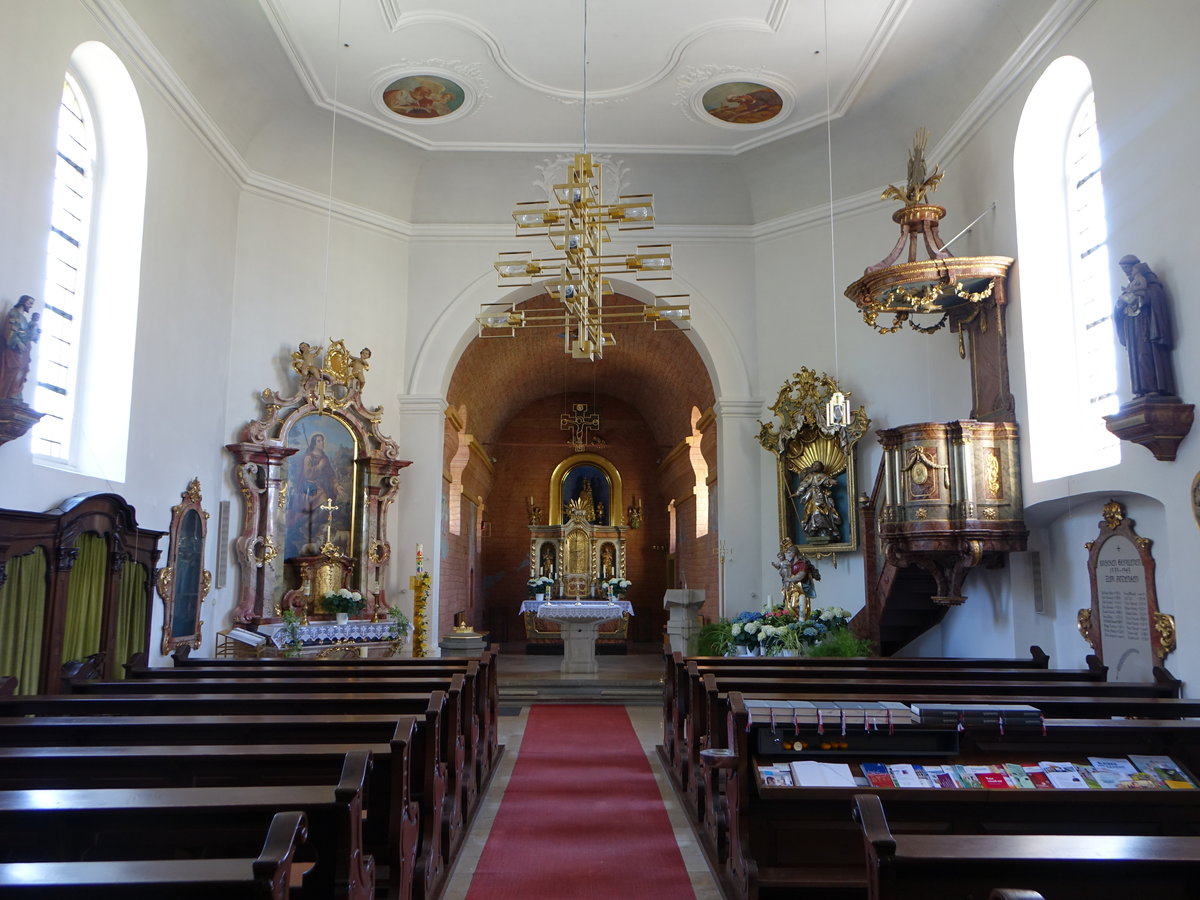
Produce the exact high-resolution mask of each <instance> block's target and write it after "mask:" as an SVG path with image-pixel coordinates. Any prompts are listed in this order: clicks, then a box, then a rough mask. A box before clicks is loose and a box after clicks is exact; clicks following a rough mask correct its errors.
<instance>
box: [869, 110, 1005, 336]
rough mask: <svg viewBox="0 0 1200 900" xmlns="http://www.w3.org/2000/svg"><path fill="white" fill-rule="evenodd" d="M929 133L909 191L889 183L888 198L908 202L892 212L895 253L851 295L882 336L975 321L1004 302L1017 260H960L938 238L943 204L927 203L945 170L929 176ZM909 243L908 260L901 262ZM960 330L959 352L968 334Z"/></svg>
mask: <svg viewBox="0 0 1200 900" xmlns="http://www.w3.org/2000/svg"><path fill="white" fill-rule="evenodd" d="M928 139H929V135H928V132H926V131H925V129H924V128H922V129H920V130H918V131H917V135H916V138H915V139H914V141H913V148H912V150H911V151H910V152H909V155H908V181H907V183H906V185H905V187H904V188H903V189H901V188H898V187H896V186H894V185H888V186H887V188H886V189H885V190H884V191H883V194H882V199H884V200H887V199H889V198H892V199H896V200H902V201H903V202H904V206H903V208H901V209H898V210H896V212H894V213H893V214H892V221H893V222H895V223H896V224H898V225H899V226H900V238H899V240H897V241H896V246H895V247H893V248H892V252H891V253H890V254H888V256H886V257H885V258H884V259H882V260H880V261H879V262H878V263H876V264H875V265H873V266H869V267H868V268H867V269H866V270H865V271H864V272H863V277H862V278H860V279H858V281H856V282H854V283H853V284H852V285H850V286H849V287H848V288H846V296H847V297H849V298H850V299H851V300H853V301H854V303H855V305H856V306H857V307H858V308H859V311H860V312H861V313H862V317H863V321H864V322H866V323H867V324H868V325H870V326H871V327H872V328H874V329H875V330H876V331H878V332H879V333H880V334H892V333H894V332H897V331H899V330H900V328H901V327H902V326H903V325H904V323H905V322H908V325H909V327H910V328H912V329H913V330H915V331H919V332H921V333H922V334H933V333H934V332H935V331H938V330H939V329H941V328H944V327H945V326H946V325H947V324H948V323H951V322H953V323H954V324H955V325H956V326H959V325H962V324H965V323H966V321H967V320H969V319H972V318H974V317H975V316H976V315H977V314H978V311H979V309H980V308H982V306H983V305H986V304H988V303H992V304H1002V303H1003V302H1004V299H1003V288H1004V281H1005V279H1006V278H1007V275H1008V268H1009V266H1011V265H1012V262H1013V261H1012V259H1011V258H1010V257H1007V256H964V257H956V256H954V254H952V253H951V252H950V251H949V250H948V249H947V248H946V245H945V244H944V243H943V242H942V240H941V238H940V237H939V236H938V222H939V221H940V220H941V219H942V218H943V217H944V216H945V215H946V209H945V207H943V206H936V205H934V204H932V203H927V202H926V199H925V197H926V194H928V193H929V192H930V191H933V190H934V189H936V188H937V185H938V182H940V181H941V180H942V176H943V174H944V173H943V172H942V171H941V170H940V169H939V168H938V167H937V166H934V168H933V173H932V174H927V170H926V165H925V145H926V143H927V142H928ZM919 238H923V239H924V243H925V249H926V251H927V252H928V254H929V259H927V260H918V259H917V241H918V239H919ZM905 244H907V245H908V260H907V261H906V262H902V263H897V262H896V260H897V259H899V258H900V253H901V252H902V251H903V250H904V246H905ZM920 315H935V316H938V317H939V318H938V320H937V321H936V322H934V323H933V324H932V325H920V324H918V323H917V321H916V320H914V319H913V318H912V317H913V316H920ZM880 316H891V317H892V322H891V324H890V325H880V324H878V319H879V317H880ZM952 330H957V331H959V352H960V354H964V353H965V351H964V349H963V347H962V330H961V328H959V327H956V328H954V329H952Z"/></svg>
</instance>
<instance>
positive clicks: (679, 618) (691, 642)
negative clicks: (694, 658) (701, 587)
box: [663, 590, 704, 656]
mask: <svg viewBox="0 0 1200 900" xmlns="http://www.w3.org/2000/svg"><path fill="white" fill-rule="evenodd" d="M702 606H704V591H688V590H671V591H667V592H666V594H664V595H663V609H665V610H667V615H668V618H667V640H668V641H669V642H670V645H671V652H672V653H682V654H684V655H685V656H686V655H691V654H695V652H696V639H697V638H698V636H699V634H700V607H702Z"/></svg>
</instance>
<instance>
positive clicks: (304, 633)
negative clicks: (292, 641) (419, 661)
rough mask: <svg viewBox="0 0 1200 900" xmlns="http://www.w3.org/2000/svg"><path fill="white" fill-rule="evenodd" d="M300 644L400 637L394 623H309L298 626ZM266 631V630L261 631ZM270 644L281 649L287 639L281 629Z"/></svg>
mask: <svg viewBox="0 0 1200 900" xmlns="http://www.w3.org/2000/svg"><path fill="white" fill-rule="evenodd" d="M298 628H299V631H300V643H301V644H332V643H334V642H335V641H394V640H396V639H397V638H399V637H401V635H400V633H399V632H398V631H396V623H395V622H372V621H371V620H370V619H362V620H355V619H351V620H350V621H349V622H347V623H346V624H345V625H339V624H337V622H310V623H309V624H307V625H300V626H298ZM262 630H263V631H266V629H265V628H264V629H262ZM271 643H272V644H274V645H275V646H276V647H279V648H283V647H284V646H286V644H287V638H286V636H285V634H284V631H283V627H282V626H278V627H276V628H275V630H274V631H273V632H272V633H271Z"/></svg>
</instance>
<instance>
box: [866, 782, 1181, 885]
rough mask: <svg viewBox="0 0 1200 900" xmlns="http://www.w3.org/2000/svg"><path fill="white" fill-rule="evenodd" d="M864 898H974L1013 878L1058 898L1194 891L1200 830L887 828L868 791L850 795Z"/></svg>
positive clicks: (877, 803)
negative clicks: (862, 861)
mask: <svg viewBox="0 0 1200 900" xmlns="http://www.w3.org/2000/svg"><path fill="white" fill-rule="evenodd" d="M854 817H855V820H856V821H858V822H859V824H860V826H861V828H862V835H863V842H864V846H865V852H866V856H867V872H868V895H867V896H868V898H869V900H924V898H927V897H956V898H966V900H970V898H979V900H983V898H984V897H986V896H987V895H988V894H989V892H990V891H991V888H992V887H993V886H994V885H996V884H998V883H1007V882H1012V881H1019V882H1021V883H1022V884H1024V885H1030V886H1031V887H1032V888H1034V889H1036V890H1038V891H1040V892H1041V893H1042V894H1044V895H1045V894H1049V895H1050V896H1052V897H1055V898H1063V900H1085V898H1086V900H1125V898H1128V897H1130V896H1133V895H1134V893H1135V892H1136V894H1137V895H1138V896H1147V897H1153V898H1154V900H1185V898H1192V897H1195V896H1196V877H1197V874H1198V873H1200V837H1195V836H1175V835H1172V836H1163V835H1150V836H1147V835H1129V834H1120V833H1118V834H1082V835H1076V834H1037V833H1034V834H967V835H964V834H893V833H892V830H891V828H890V827H889V825H888V820H887V817H886V815H885V814H884V808H883V804H882V803H881V802H880V799H879V797H878V796H876V795H874V794H858V795H855V797H854Z"/></svg>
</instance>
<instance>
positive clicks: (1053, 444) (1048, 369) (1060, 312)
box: [1013, 56, 1121, 481]
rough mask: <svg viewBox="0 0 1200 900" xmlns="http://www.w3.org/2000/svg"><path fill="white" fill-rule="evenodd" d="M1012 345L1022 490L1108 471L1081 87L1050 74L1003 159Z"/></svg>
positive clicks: (1099, 234)
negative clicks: (1024, 437)
mask: <svg viewBox="0 0 1200 900" xmlns="http://www.w3.org/2000/svg"><path fill="white" fill-rule="evenodd" d="M1013 175H1014V178H1015V182H1016V189H1015V196H1016V212H1017V248H1018V249H1017V252H1018V256H1019V265H1018V272H1019V277H1020V288H1021V308H1022V327H1023V333H1022V338H1023V341H1022V343H1023V346H1024V348H1025V374H1026V381H1027V395H1028V398H1029V399H1028V402H1029V423H1028V425H1029V427H1028V432H1029V445H1030V464H1031V470H1032V472H1031V474H1032V478H1033V480H1034V481H1047V480H1049V479H1052V478H1062V477H1065V476H1069V475H1074V474H1077V473H1079V472H1088V471H1092V470H1095V469H1102V468H1106V467H1108V466H1112V465H1116V464H1117V463H1118V462H1120V460H1121V450H1120V441H1119V440H1118V439H1117V438H1116V437H1115V436H1114V435H1112V434H1111V433H1110V432H1109V431H1108V430H1107V429H1106V428H1105V426H1104V419H1103V416H1105V415H1108V414H1111V413H1114V412H1116V410H1117V405H1118V403H1117V392H1116V385H1117V369H1116V359H1117V355H1116V347H1115V338H1114V335H1113V327H1112V304H1113V301H1112V291H1111V282H1110V273H1109V256H1108V244H1107V241H1108V227H1107V223H1106V219H1105V214H1104V187H1103V183H1102V179H1101V155H1100V136H1099V131H1098V129H1097V126H1096V109H1095V102H1094V96H1093V93H1092V79H1091V74H1090V73H1089V72H1088V68H1087V66H1086V65H1084V64H1083V62H1081V61H1080V60H1078V59H1076V58H1074V57H1070V56H1064V57H1061V58H1059V59H1057V60H1055V61H1054V62H1053V63H1051V64H1050V65H1049V66H1048V67H1047V68H1046V71H1045V72H1044V73H1043V74H1042V77H1041V78H1040V79H1038V82H1037V84H1036V85H1035V86H1034V88H1033V90H1032V91H1031V92H1030V94H1029V99H1028V100H1027V101H1026V103H1025V108H1024V110H1023V111H1022V113H1021V122H1020V125H1019V126H1018V128H1017V137H1016V144H1015V147H1014V152H1013Z"/></svg>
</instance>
